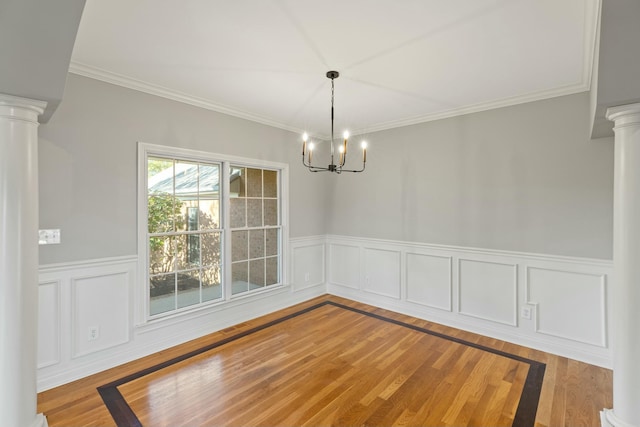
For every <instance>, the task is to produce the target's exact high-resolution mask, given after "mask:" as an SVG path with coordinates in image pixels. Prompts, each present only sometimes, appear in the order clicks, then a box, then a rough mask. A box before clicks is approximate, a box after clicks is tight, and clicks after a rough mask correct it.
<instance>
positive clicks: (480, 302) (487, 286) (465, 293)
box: [458, 259, 518, 326]
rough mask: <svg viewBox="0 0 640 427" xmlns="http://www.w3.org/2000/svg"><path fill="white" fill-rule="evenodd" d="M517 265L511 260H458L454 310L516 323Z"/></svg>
mask: <svg viewBox="0 0 640 427" xmlns="http://www.w3.org/2000/svg"><path fill="white" fill-rule="evenodd" d="M517 290H518V278H517V267H516V266H515V265H512V264H500V263H496V262H486V261H474V260H470V259H460V260H459V261H458V295H459V297H458V298H459V299H458V301H459V305H458V311H459V312H460V313H461V314H464V315H467V316H473V317H477V318H479V319H484V320H488V321H491V322H498V323H502V324H505V325H510V326H516V324H517V317H516V316H517V314H516V313H517V305H518V301H517V296H518V291H517Z"/></svg>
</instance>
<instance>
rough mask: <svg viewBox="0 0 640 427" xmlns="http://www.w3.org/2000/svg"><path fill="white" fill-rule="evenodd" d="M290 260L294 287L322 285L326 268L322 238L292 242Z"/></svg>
mask: <svg viewBox="0 0 640 427" xmlns="http://www.w3.org/2000/svg"><path fill="white" fill-rule="evenodd" d="M291 260H292V262H291V264H292V266H291V271H292V273H291V277H292V279H293V281H292V286H293V287H294V289H296V290H300V289H306V288H309V287H313V286H318V285H322V286H324V283H325V275H324V273H325V270H326V268H325V243H324V239H320V240H319V241H318V239H315V240H314V241H300V242H296V243H295V244H292V245H291Z"/></svg>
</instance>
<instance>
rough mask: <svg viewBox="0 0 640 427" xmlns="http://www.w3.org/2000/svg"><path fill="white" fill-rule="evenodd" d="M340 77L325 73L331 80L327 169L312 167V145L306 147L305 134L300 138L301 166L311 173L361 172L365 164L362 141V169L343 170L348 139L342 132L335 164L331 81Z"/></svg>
mask: <svg viewBox="0 0 640 427" xmlns="http://www.w3.org/2000/svg"><path fill="white" fill-rule="evenodd" d="M339 76H340V73H338V72H337V71H327V77H328V78H330V79H331V164H329V165H328V166H327V167H322V166H314V165H312V164H311V160H312V158H313V149H314V145H313V143H312V142H309V144H308V146H307V142H308V139H309V135H307V133H306V132H305V134H304V135H303V136H302V141H303V143H302V164H303V165H304V166H306V167H307V168H308V169H309V170H310V171H311V172H335V173H342V172H362V171H364V168H365V166H366V164H367V143H366V142H365V141H362V169H357V170H356V169H344V164H345V163H346V161H347V141H348V139H349V132H347V131H345V132H344V135H343V136H344V142H343V143H342V144H340V145H339V147H338V151H339V153H340V158H339V161H338V162H337V163H336V162H335V154H334V153H335V149H334V143H333V139H334V138H333V91H334V90H333V81H334V80H335V79H337V78H338V77H339ZM307 153H308V155H307V160H306V161H305V155H306V154H307Z"/></svg>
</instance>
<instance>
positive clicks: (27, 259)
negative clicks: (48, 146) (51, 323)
mask: <svg viewBox="0 0 640 427" xmlns="http://www.w3.org/2000/svg"><path fill="white" fill-rule="evenodd" d="M45 106H46V103H45V102H41V101H35V100H31V99H24V98H17V97H14V96H9V95H3V94H0V384H1V386H0V424H1V425H3V426H7V427H42V426H47V421H46V419H45V418H44V416H43V415H42V414H37V407H36V406H37V389H36V373H37V339H38V116H39V115H40V114H42V112H43V111H44V108H45Z"/></svg>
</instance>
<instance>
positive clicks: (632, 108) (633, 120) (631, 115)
mask: <svg viewBox="0 0 640 427" xmlns="http://www.w3.org/2000/svg"><path fill="white" fill-rule="evenodd" d="M605 117H606V118H607V120H611V121H612V122H614V123H615V125H616V127H618V126H628V125H634V124H635V125H640V103H635V104H627V105H618V106H615V107H609V108H607V113H606V114H605ZM614 130H615V129H614Z"/></svg>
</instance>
